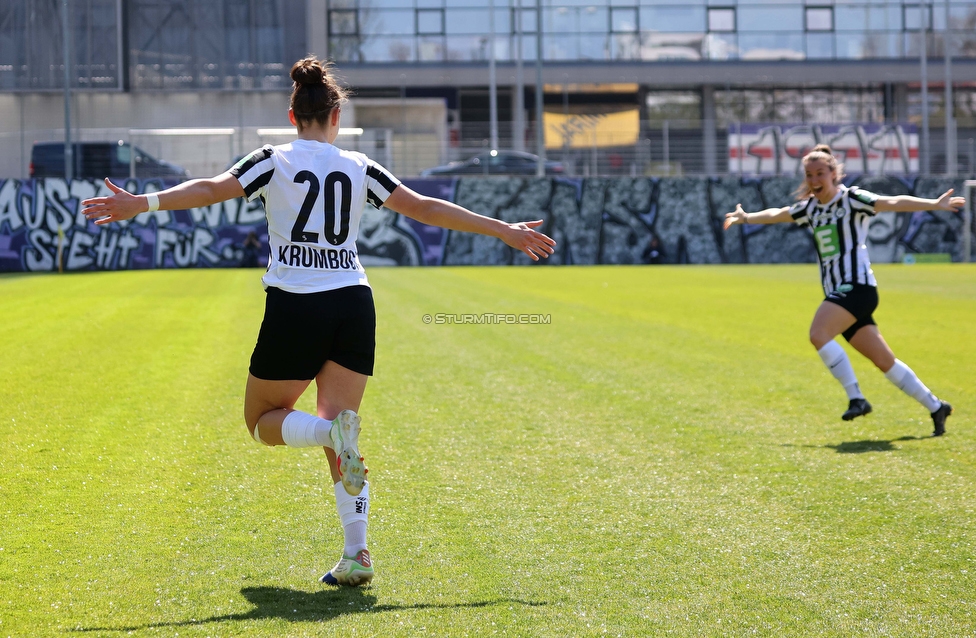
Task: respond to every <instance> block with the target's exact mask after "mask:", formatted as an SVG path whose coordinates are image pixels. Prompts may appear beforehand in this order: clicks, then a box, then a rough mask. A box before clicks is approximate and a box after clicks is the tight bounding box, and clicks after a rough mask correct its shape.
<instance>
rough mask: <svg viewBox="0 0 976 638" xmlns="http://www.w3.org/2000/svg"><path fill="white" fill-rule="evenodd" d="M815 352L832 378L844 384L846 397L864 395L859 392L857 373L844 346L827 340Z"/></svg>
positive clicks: (859, 397) (852, 397)
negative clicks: (825, 343)
mask: <svg viewBox="0 0 976 638" xmlns="http://www.w3.org/2000/svg"><path fill="white" fill-rule="evenodd" d="M817 354H819V355H820V358H821V359H823V362H824V364H826V366H827V369H828V370H830V374H832V375H834V378H835V379H837V380H838V381H840V384H841V385H842V386H844V390H845V391H846V392H847V398H848V399H863V398H864V395H863V394H861V388H860V386H858V384H857V375H856V374H854V367H853V366H851V360H850V359H848V358H847V353H846V352H844V348H843V347H841V345H840V344H839V343H837V342H836V341H833V340H831V341H828V342H827V345H825V346H824V347H823V348H820V350H817Z"/></svg>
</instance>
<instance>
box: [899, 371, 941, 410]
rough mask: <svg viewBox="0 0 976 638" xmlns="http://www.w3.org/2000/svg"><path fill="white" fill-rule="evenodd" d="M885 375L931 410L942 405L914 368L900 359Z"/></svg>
mask: <svg viewBox="0 0 976 638" xmlns="http://www.w3.org/2000/svg"><path fill="white" fill-rule="evenodd" d="M885 377H887V378H888V381H891V382H892V383H894V384H895V385H896V386H898V389H899V390H901V391H902V392H904V393H905V394H907V395H908V396H910V397H912V398H913V399H915V400H916V401H918V402H919V403H921V404H922V405H924V406H925V408H926V409H927V410H928V411H929V412H935V411H936V410H938V409H939V406H940V405H942V402H941V401H939V399H938V398H936V396H935V395H934V394H932V392H931V390H929V389H928V388H926V387H925V384H924V383H922V382H921V381H920V380H919V378H918V376H917V375H916V374H915V373H914V372H912V369H911V368H909V367H908V366H906V365H905V364H904V363H902V362H901V361H899V360H898V359H895V365H893V366H891V370H888V371H887V372H885Z"/></svg>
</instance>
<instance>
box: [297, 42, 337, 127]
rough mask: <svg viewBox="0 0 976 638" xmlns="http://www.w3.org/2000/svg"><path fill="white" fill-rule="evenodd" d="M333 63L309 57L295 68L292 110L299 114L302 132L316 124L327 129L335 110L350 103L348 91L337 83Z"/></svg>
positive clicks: (298, 119)
mask: <svg viewBox="0 0 976 638" xmlns="http://www.w3.org/2000/svg"><path fill="white" fill-rule="evenodd" d="M331 69H332V63H331V62H322V61H321V60H319V59H318V58H316V57H315V56H309V57H307V58H303V59H301V60H299V61H298V62H296V63H295V64H294V65H293V66H292V67H291V79H292V80H293V81H294V82H295V84H294V86H293V88H292V91H291V101H290V102H289V106H290V107H291V110H292V111H293V112H294V113H295V120H296V121H297V122H298V130H302V129H303V128H304V127H305V126H308V125H309V124H311V123H312V122H316V123H318V124H321V125H325V124H326V123H327V122H328V121H329V116H330V115H331V113H332V109H335V108H338V107H339V105H340V104H342V102H344V101H345V99H346V91H345V89H343V88H342V87H341V86H339V84H338V83H337V82H336V81H335V78H333V77H332V76H331V75H329V71H330V70H331Z"/></svg>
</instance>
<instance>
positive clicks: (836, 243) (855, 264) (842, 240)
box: [790, 184, 878, 295]
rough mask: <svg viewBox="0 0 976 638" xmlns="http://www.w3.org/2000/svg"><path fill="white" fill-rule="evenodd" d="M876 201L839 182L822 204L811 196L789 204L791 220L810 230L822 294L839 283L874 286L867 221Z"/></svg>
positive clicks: (835, 287)
mask: <svg viewBox="0 0 976 638" xmlns="http://www.w3.org/2000/svg"><path fill="white" fill-rule="evenodd" d="M877 201H878V196H877V195H875V194H874V193H872V192H869V191H866V190H862V189H860V188H857V187H856V186H852V187H850V188H848V187H847V186H844V185H843V184H841V185H839V186H838V187H837V195H835V196H834V198H833V199H831V200H830V201H829V202H827V203H826V204H821V203H820V202H819V201H818V200H817V198H816V197H814V196H812V195H811V196H810V198H809V199H805V200H802V201H799V202H797V203H796V204H793V206H791V207H790V215H791V216H792V217H793V221H795V222H796V223H797V224H799V225H801V226H807V227H809V228H810V230H811V231H812V232H813V239H814V244H815V245H816V249H817V258H818V259H819V261H820V280H821V282H822V283H823V289H824V294H825V295H829V294H830V293H832V292H833V291H834V290H836V289H837V287H838V286H840V285H841V284H865V285H868V286H877V285H878V282H877V281H876V280H875V278H874V271H872V270H871V260H870V259H869V258H868V246H867V238H868V224H869V223H870V222H871V217H873V216H874V215H875V211H874V204H875V202H877Z"/></svg>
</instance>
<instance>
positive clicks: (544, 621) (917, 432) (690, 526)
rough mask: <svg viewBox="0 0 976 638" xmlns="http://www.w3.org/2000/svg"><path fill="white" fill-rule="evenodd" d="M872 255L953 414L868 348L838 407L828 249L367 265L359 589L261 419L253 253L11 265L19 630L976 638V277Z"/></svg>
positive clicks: (3, 463) (307, 479) (925, 376)
mask: <svg viewBox="0 0 976 638" xmlns="http://www.w3.org/2000/svg"><path fill="white" fill-rule="evenodd" d="M876 272H877V275H878V279H879V282H880V290H881V307H880V308H879V310H878V312H877V313H876V315H875V317H876V318H877V320H878V322H879V324H880V326H881V329H882V332H883V334H884V335H885V337H886V339H887V340H888V342H889V343H890V344H891V345H892V347H893V349H894V350H895V353H896V354H897V355H898V356H899V358H901V359H902V360H904V361H905V362H906V363H908V364H909V365H910V366H911V367H912V368H913V369H914V370H915V371H916V372H917V373H918V374H919V376H920V377H921V378H922V380H923V381H924V382H925V383H927V384H928V385H929V387H931V388H932V389H933V390H934V391H935V392H936V393H937V394H939V395H940V396H941V397H942V398H944V399H946V400H948V401H950V402H951V403H952V404H953V405H954V406H955V408H956V412H955V414H954V415H953V416H952V417H950V419H949V421H948V426H947V427H948V434H947V435H946V436H945V437H942V438H931V437H930V436H929V434H930V432H931V429H932V426H931V420H930V418H929V416H928V414H927V413H926V411H925V410H924V408H922V407H921V406H920V405H918V404H917V403H916V402H914V401H913V400H912V399H910V398H908V397H906V396H904V395H903V394H901V393H900V392H899V391H898V390H897V389H896V388H895V387H894V386H893V385H891V384H890V383H889V382H888V381H887V380H886V379H885V378H884V376H883V375H882V374H881V373H880V372H878V371H877V370H875V369H873V367H872V366H871V364H870V363H869V362H868V361H867V360H865V359H863V358H861V357H860V356H858V355H856V354H855V355H854V356H853V357H852V361H853V363H854V367H855V370H856V371H857V372H858V374H859V376H860V380H861V385H862V387H863V389H864V391H865V393H866V395H867V396H868V398H869V399H870V400H871V401H872V403H873V404H874V408H875V411H874V413H872V414H871V415H869V416H867V417H865V418H862V419H857V420H856V421H853V422H850V423H845V422H843V421H841V420H840V414H841V412H842V411H843V410H844V408H845V407H846V397H845V395H844V393H843V390H842V389H841V388H840V386H839V385H838V384H837V382H836V381H835V380H834V379H833V378H832V377H831V376H830V375H829V373H828V372H827V370H826V369H825V368H824V366H823V364H822V363H821V361H820V359H819V357H817V355H816V352H815V351H814V349H813V348H812V347H811V346H810V344H809V343H808V341H807V329H808V325H809V321H810V319H811V318H812V316H813V312H814V310H815V308H816V306H817V304H818V303H819V300H820V298H821V292H820V289H819V283H818V279H817V271H816V267H815V266H813V265H796V266H721V267H695V266H685V267H667V266H660V267H584V268H575V267H565V268H430V269H425V268H415V269H381V268H374V269H372V270H371V271H370V279H371V282H372V284H373V287H374V290H375V297H376V303H377V312H378V315H379V329H378V342H379V343H378V357H377V364H376V376H375V377H374V379H373V380H372V381H371V382H370V386H369V388H368V389H367V391H366V399H365V402H364V405H363V407H362V410H361V413H362V415H363V424H364V429H363V435H362V439H361V443H362V449H363V451H364V453H365V455H366V460H367V462H368V463H369V465H370V470H371V471H370V478H371V484H372V495H373V498H372V514H371V524H370V549H371V550H372V552H373V555H374V560H375V564H376V568H377V577H376V580H375V581H374V583H373V585H372V586H371V587H369V588H365V589H361V590H350V589H344V590H334V589H331V588H326V587H323V586H321V585H319V584H318V582H317V578H318V577H319V576H320V575H321V574H322V573H324V572H325V571H326V570H328V569H329V568H330V567H331V566H332V565H333V563H334V562H335V560H336V559H337V558H338V555H339V552H340V550H341V547H342V538H341V531H340V529H339V526H338V521H337V517H336V514H335V507H334V504H333V497H332V488H331V486H330V485H329V481H328V479H327V476H328V469H327V468H326V467H325V463H324V455H323V454H322V453H321V451H320V450H294V449H286V448H274V449H272V448H265V447H262V446H260V445H258V444H257V443H255V442H254V441H252V440H251V439H250V438H249V436H248V435H247V430H246V428H245V427H244V425H243V420H242V417H241V412H242V409H241V406H242V397H243V388H244V379H245V375H246V372H247V364H248V358H249V356H250V352H251V348H252V347H253V344H254V338H255V336H256V334H257V328H258V325H259V322H260V319H261V314H262V311H263V298H264V295H263V292H262V290H261V287H260V281H259V277H260V272H259V271H256V270H251V271H231V270H224V271H220V270H188V271H149V272H126V273H93V274H81V275H67V276H51V275H48V276H13V275H6V276H2V277H0V344H2V348H3V350H2V354H0V423H2V424H3V427H2V428H0V520H2V523H0V636H8V635H9V636H123V635H126V636H128V635H132V636H176V635H179V636H269V637H271V636H274V637H280V636H323V635H336V634H339V635H355V636H414V635H432V636H492V635H507V636H572V637H575V636H590V635H594V636H597V635H613V636H618V635H619V636H752V635H761V636H778V637H782V636H913V637H914V636H962V635H973V634H974V633H976V551H974V550H976V527H974V526H976V523H974V509H976V446H974V443H976V436H974V432H976V428H974V425H976V418H974V416H973V415H974V414H976V383H974V382H976V268H974V267H973V266H968V265H961V264H956V265H924V266H923V265H916V266H900V265H885V266H878V267H876ZM438 313H445V314H450V315H455V314H457V315H460V314H462V313H472V314H476V315H480V314H482V313H538V314H542V315H548V316H549V323H546V324H541V325H506V324H498V325H449V324H437V323H436V322H435V323H431V324H426V323H425V322H424V321H423V316H424V315H425V314H430V315H436V314H438ZM845 347H846V346H845ZM312 406H313V399H312V396H311V394H310V393H308V394H306V396H304V397H303V398H302V402H301V403H300V404H299V407H301V408H304V409H306V410H311V409H313V407H312Z"/></svg>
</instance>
